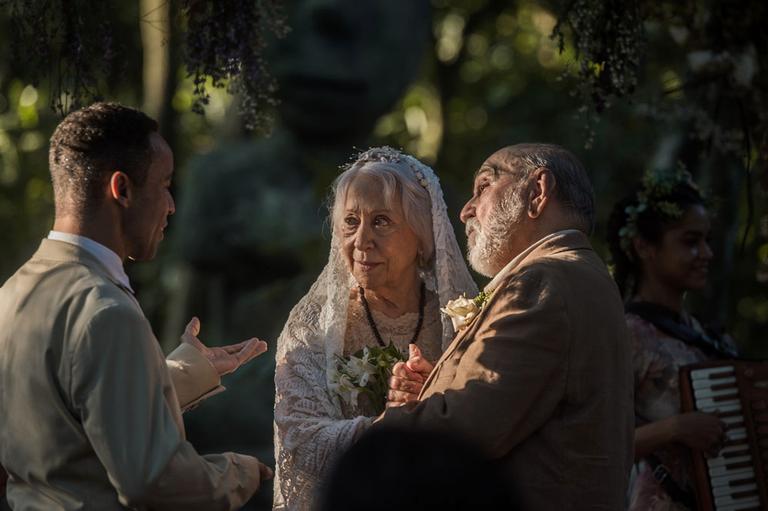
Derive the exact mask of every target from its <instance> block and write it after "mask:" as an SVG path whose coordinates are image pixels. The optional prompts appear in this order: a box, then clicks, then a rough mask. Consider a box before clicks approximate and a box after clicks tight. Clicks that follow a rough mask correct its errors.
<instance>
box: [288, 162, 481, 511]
mask: <svg viewBox="0 0 768 511" xmlns="http://www.w3.org/2000/svg"><path fill="white" fill-rule="evenodd" d="M329 202H330V220H331V227H332V235H331V251H330V255H329V258H328V264H327V265H326V266H325V268H324V269H323V271H322V273H321V274H320V276H319V277H318V279H317V281H315V283H314V284H313V285H312V287H311V288H310V290H309V292H308V293H307V295H306V296H304V298H302V299H301V301H299V303H298V304H297V305H296V306H295V307H294V309H293V310H292V311H291V314H290V316H289V317H288V321H287V323H286V325H285V327H284V329H283V332H282V333H281V334H280V337H279V338H278V345H277V355H276V359H277V368H276V375H275V387H276V396H275V460H276V474H275V497H274V508H275V509H290V510H305V509H310V508H311V507H312V504H313V502H315V501H316V495H317V492H318V490H319V483H320V482H321V479H322V475H323V474H324V473H325V471H326V469H327V468H329V463H330V462H332V461H333V459H335V457H336V456H338V455H339V454H340V453H341V452H343V451H344V450H345V449H346V448H347V447H349V446H350V445H351V444H352V443H353V442H354V441H355V440H356V439H357V438H358V437H359V436H360V435H361V434H362V433H363V432H364V431H365V430H366V429H367V428H368V426H370V425H371V423H372V422H373V419H374V418H375V416H376V415H378V414H379V413H381V411H382V410H381V407H382V406H383V403H384V401H385V400H386V397H385V396H386V394H385V392H386V388H387V382H386V377H387V374H388V370H389V369H390V368H391V365H392V364H393V363H394V362H395V361H396V360H398V359H403V358H407V357H406V354H407V353H408V351H409V346H410V350H411V351H412V353H413V354H414V356H415V355H419V354H420V355H421V356H423V357H424V358H426V359H427V360H429V361H431V362H434V361H435V360H436V359H437V358H439V356H440V354H441V352H442V350H443V349H444V348H445V346H447V344H448V343H450V341H451V339H452V338H453V335H454V330H453V327H452V324H451V320H450V318H449V317H441V316H440V308H441V307H442V306H444V305H445V304H446V303H447V302H448V300H449V299H451V298H455V297H456V296H457V295H461V294H462V293H465V294H467V295H468V296H473V295H474V294H476V292H477V288H476V286H475V284H474V282H473V281H472V278H471V276H470V274H469V271H468V270H467V267H466V265H465V263H464V258H463V257H462V254H461V252H460V250H459V247H458V244H457V242H456V238H455V236H454V232H453V227H452V226H451V223H450V221H449V220H448V215H447V212H446V206H445V202H444V200H443V195H442V191H441V188H440V183H439V181H438V179H437V176H436V175H435V174H434V172H433V171H432V170H431V169H430V168H429V167H427V166H426V165H424V164H422V163H421V162H419V161H418V160H417V159H415V158H413V157H411V156H408V155H405V154H402V153H400V152H399V151H396V150H394V149H391V148H388V147H381V148H374V149H370V150H368V151H365V152H364V153H362V154H360V155H359V156H358V158H357V159H356V160H355V161H354V162H353V163H352V164H351V165H349V167H347V169H346V170H345V171H344V172H343V173H342V174H341V175H340V176H339V177H338V178H337V179H336V181H335V182H334V184H333V189H332V193H331V200H330V201H329ZM414 345H415V346H414Z"/></svg>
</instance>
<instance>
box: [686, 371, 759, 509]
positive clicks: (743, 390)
mask: <svg viewBox="0 0 768 511" xmlns="http://www.w3.org/2000/svg"><path fill="white" fill-rule="evenodd" d="M680 400H681V408H682V411H683V412H693V411H700V412H706V413H713V414H716V415H717V416H718V417H720V419H721V420H722V421H723V422H724V423H725V424H726V425H727V428H726V441H725V443H724V445H723V448H722V450H721V451H720V453H719V454H718V455H717V456H716V457H714V458H705V457H704V455H703V454H702V453H700V452H693V453H692V454H693V470H694V474H693V481H694V484H695V487H696V502H697V504H698V505H697V508H698V509H699V510H700V511H702V510H703V511H710V510H718V511H719V510H728V511H747V510H768V362H750V361H741V360H720V361H713V362H705V363H702V364H695V365H690V366H685V367H682V368H681V369H680Z"/></svg>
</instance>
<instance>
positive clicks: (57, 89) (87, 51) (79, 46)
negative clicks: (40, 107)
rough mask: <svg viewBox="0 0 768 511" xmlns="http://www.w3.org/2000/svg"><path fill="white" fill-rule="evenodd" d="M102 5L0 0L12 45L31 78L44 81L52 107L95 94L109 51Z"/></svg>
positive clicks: (76, 104) (68, 106)
mask: <svg viewBox="0 0 768 511" xmlns="http://www.w3.org/2000/svg"><path fill="white" fill-rule="evenodd" d="M108 8H109V5H108V2H89V1H84V0H58V1H51V0H0V9H6V10H7V13H8V15H9V18H10V23H9V29H10V33H11V46H12V51H13V53H14V55H15V57H16V59H17V60H18V61H20V62H23V63H24V67H25V68H26V69H29V70H30V72H31V73H32V76H31V77H30V78H31V81H32V82H33V83H34V84H37V83H38V82H39V81H41V80H43V79H48V80H49V81H50V84H51V107H52V108H53V109H54V110H55V111H57V112H60V113H62V114H63V113H66V112H68V111H70V110H72V109H76V108H80V107H81V106H83V105H85V104H88V103H90V102H92V101H94V100H95V99H98V98H99V97H100V95H99V80H101V79H103V78H104V77H105V76H107V75H108V73H109V71H110V69H111V67H112V65H113V63H114V57H115V41H114V40H113V38H112V30H111V24H110V22H109V16H108V14H109V9H108Z"/></svg>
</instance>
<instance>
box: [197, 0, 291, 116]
mask: <svg viewBox="0 0 768 511" xmlns="http://www.w3.org/2000/svg"><path fill="white" fill-rule="evenodd" d="M182 11H183V14H184V15H185V16H186V20H187V29H186V34H185V38H186V39H185V62H186V66H187V72H188V73H189V76H191V77H192V78H193V79H194V84H195V89H194V94H195V97H196V99H195V103H194V104H193V107H192V108H193V110H194V111H195V112H198V113H202V112H203V110H204V105H207V104H208V100H209V98H210V96H209V94H208V91H207V83H208V79H209V78H210V80H211V83H212V84H213V86H214V87H225V86H226V89H227V91H228V92H229V93H231V94H235V95H237V96H238V97H239V100H240V103H239V104H240V113H241V115H242V116H243V120H244V124H245V126H246V128H248V129H258V130H264V129H268V127H269V125H270V121H271V119H270V117H269V115H270V114H269V112H271V108H269V107H270V106H273V105H274V104H275V99H274V93H275V90H276V84H275V82H274V79H273V78H272V76H271V75H270V74H269V72H268V70H267V66H266V63H265V61H264V55H263V53H264V48H265V47H266V41H265V33H266V32H268V31H271V32H272V33H273V34H275V35H276V36H277V37H282V36H284V35H285V34H286V33H287V27H286V25H285V21H284V19H283V17H282V15H281V13H280V5H279V2H278V0H216V1H206V0H183V1H182Z"/></svg>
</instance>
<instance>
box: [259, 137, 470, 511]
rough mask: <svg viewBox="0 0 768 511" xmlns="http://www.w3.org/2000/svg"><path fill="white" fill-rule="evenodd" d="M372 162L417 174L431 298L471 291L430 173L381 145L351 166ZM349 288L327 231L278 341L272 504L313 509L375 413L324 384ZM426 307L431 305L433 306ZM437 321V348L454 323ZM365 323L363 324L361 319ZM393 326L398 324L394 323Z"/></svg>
mask: <svg viewBox="0 0 768 511" xmlns="http://www.w3.org/2000/svg"><path fill="white" fill-rule="evenodd" d="M372 161H381V162H391V163H400V164H403V163H404V164H407V165H408V166H409V167H410V168H411V169H412V170H413V171H414V173H416V175H417V177H418V176H421V177H420V181H421V183H422V185H423V186H424V187H425V188H426V189H427V191H428V192H429V195H430V199H431V201H432V230H433V236H434V242H435V257H434V258H433V261H434V268H432V269H431V271H429V272H428V273H425V274H424V275H422V278H423V279H424V282H425V284H426V288H427V290H429V291H430V292H431V294H432V293H434V295H436V296H437V300H438V302H439V305H440V306H444V305H445V304H446V302H447V301H448V300H452V299H454V298H456V297H457V296H459V295H461V294H462V293H466V295H467V296H470V297H471V296H474V295H475V294H476V293H477V287H476V285H475V283H474V282H473V280H472V277H471V276H470V274H469V271H468V270H467V267H466V264H465V263H464V257H463V256H462V254H461V252H460V250H459V247H458V244H457V243H456V238H455V236H454V233H453V228H452V226H451V223H450V221H449V219H448V215H447V211H446V206H445V201H444V200H443V194H442V190H441V188H440V183H439V180H438V178H437V176H436V175H435V174H434V172H433V171H432V170H431V169H430V168H429V167H427V166H425V165H424V164H422V163H421V162H419V161H418V160H416V159H415V158H412V157H410V156H407V155H404V154H401V153H400V152H398V151H395V150H394V149H390V148H386V147H385V148H375V149H371V150H368V151H366V152H365V153H363V154H362V155H360V157H359V158H358V160H357V161H356V162H355V163H353V165H355V164H359V163H361V162H372ZM356 286H357V284H356V282H355V281H354V278H353V277H352V275H351V273H350V272H349V271H348V270H347V267H346V265H345V263H344V260H343V258H342V256H341V253H340V251H339V240H337V239H336V236H335V235H332V239H331V252H330V256H329V258H328V264H327V265H326V266H325V268H324V269H323V271H322V273H321V274H320V276H319V277H318V279H317V280H316V281H315V283H314V284H313V285H312V287H311V288H310V290H309V292H308V293H307V294H306V295H305V296H304V297H303V298H302V299H301V300H300V301H299V303H298V304H297V305H296V306H295V307H294V308H293V310H292V311H291V313H290V315H289V317H288V321H287V322H286V325H285V327H284V329H283V331H282V333H281V334H280V337H279V338H278V341H277V354H276V361H277V368H276V373H275V388H276V395H275V460H276V472H275V481H274V484H275V491H274V495H275V496H274V509H281V510H282V509H288V510H291V511H304V510H309V509H312V507H313V504H314V503H315V502H316V497H317V493H318V491H319V486H320V483H321V481H322V478H323V476H324V474H325V472H326V470H327V469H329V468H330V466H331V462H332V461H333V460H334V458H335V457H336V456H338V455H339V454H340V453H342V452H344V450H345V449H347V448H348V447H349V446H350V445H351V444H352V443H353V442H354V441H355V440H356V439H357V438H358V437H359V436H360V434H361V433H362V432H363V431H365V429H366V428H368V426H370V424H371V423H372V422H373V419H374V417H366V416H363V415H353V414H352V413H351V412H350V410H349V409H348V407H345V406H343V405H342V403H341V402H340V399H339V398H338V396H336V395H335V394H334V393H332V392H331V391H330V390H329V387H328V385H329V376H330V374H331V369H333V368H334V365H335V355H337V354H338V355H341V354H343V353H344V348H345V338H344V337H345V333H346V332H347V330H348V328H351V329H355V328H357V327H359V325H349V324H348V321H347V319H348V318H347V313H348V310H349V309H350V307H349V305H350V303H349V297H350V290H351V289H353V288H354V287H356ZM351 310H352V311H353V313H352V314H351V316H350V319H351V320H352V321H360V316H359V315H358V314H355V313H354V308H352V309H351ZM428 310H432V311H434V307H431V308H428ZM430 316H431V318H432V319H433V318H434V313H430V314H427V313H426V312H425V325H427V329H426V330H422V335H421V336H420V337H419V338H420V339H422V338H424V337H422V336H424V335H425V332H428V331H429V330H433V331H434V329H431V328H429V326H428V323H429V322H430ZM439 321H440V324H441V329H440V330H438V332H440V333H441V336H440V337H441V339H440V344H441V349H445V347H446V346H447V345H448V344H449V343H450V341H451V339H452V338H453V335H454V332H453V327H452V325H451V321H450V319H448V318H447V317H442V318H441V319H440V320H439ZM385 322H386V321H384V322H383V323H385ZM401 323H402V321H401ZM433 324H434V321H433ZM364 326H365V328H369V325H367V323H366V324H365V325H364ZM382 326H383V327H386V325H384V324H382ZM392 328H393V329H395V330H396V329H397V322H395V325H394V326H393V327H392ZM387 330H391V329H390V328H385V331H387ZM390 333H391V332H390ZM384 336H385V338H386V334H384ZM358 342H359V341H358ZM347 348H348V349H350V350H351V347H350V346H347ZM430 351H431V350H430Z"/></svg>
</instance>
